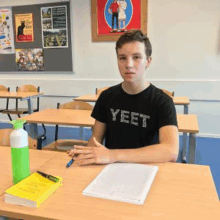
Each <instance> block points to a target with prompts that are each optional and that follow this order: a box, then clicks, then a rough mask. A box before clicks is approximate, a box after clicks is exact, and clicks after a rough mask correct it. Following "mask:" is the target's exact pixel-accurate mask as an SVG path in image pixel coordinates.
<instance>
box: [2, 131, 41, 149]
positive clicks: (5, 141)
mask: <svg viewBox="0 0 220 220" xmlns="http://www.w3.org/2000/svg"><path fill="white" fill-rule="evenodd" d="M12 131H13V129H12V128H6V129H0V146H5V147H10V134H11V132H12ZM28 145H29V146H28V147H29V148H30V149H37V140H34V139H32V138H31V137H28Z"/></svg>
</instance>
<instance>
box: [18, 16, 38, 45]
mask: <svg viewBox="0 0 220 220" xmlns="http://www.w3.org/2000/svg"><path fill="white" fill-rule="evenodd" d="M15 31H16V42H33V41H34V30H33V13H27V14H15Z"/></svg>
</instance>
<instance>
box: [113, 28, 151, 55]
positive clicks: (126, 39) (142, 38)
mask: <svg viewBox="0 0 220 220" xmlns="http://www.w3.org/2000/svg"><path fill="white" fill-rule="evenodd" d="M135 41H139V42H143V43H144V45H145V53H146V56H147V57H150V56H151V54H152V46H151V43H150V40H149V38H148V37H147V36H146V35H144V34H143V32H142V31H141V30H130V31H127V32H125V33H124V34H122V35H121V36H120V37H119V39H118V40H117V42H116V48H115V49H116V53H117V54H118V48H122V46H123V45H124V44H126V43H131V42H135Z"/></svg>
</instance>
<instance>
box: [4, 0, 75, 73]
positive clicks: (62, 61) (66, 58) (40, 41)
mask: <svg viewBox="0 0 220 220" xmlns="http://www.w3.org/2000/svg"><path fill="white" fill-rule="evenodd" d="M60 6H63V7H61V8H65V10H66V16H67V17H66V23H67V27H66V29H67V31H66V32H65V33H66V39H67V40H66V41H67V42H68V44H65V42H64V43H63V45H65V46H62V47H53V46H50V45H49V44H46V41H44V37H43V34H42V24H41V23H42V8H47V7H48V8H50V7H51V8H55V10H59V7H60ZM11 9H12V21H13V30H14V42H15V45H14V47H15V50H17V51H19V49H24V50H25V49H37V50H40V51H42V52H43V53H42V54H43V55H42V57H43V63H44V67H43V68H42V69H43V70H41V71H25V72H27V73H33V72H35V73H43V72H54V71H56V72H72V44H71V20H70V2H60V3H47V4H35V5H24V6H13V7H11ZM55 12H56V11H55ZM21 14H24V15H26V16H29V17H30V15H31V16H32V17H33V30H32V31H29V32H30V33H31V34H30V35H29V38H27V39H20V41H19V42H18V41H17V39H16V37H17V33H16V32H17V30H18V27H16V26H15V25H16V21H15V19H19V16H18V15H21ZM54 14H55V13H54ZM57 14H58V16H57V18H56V19H53V20H54V23H55V22H57V23H58V22H59V21H56V20H59V19H60V16H59V13H57ZM16 17H18V18H16ZM45 20H46V19H45ZM17 23H18V21H17ZM44 23H45V24H44V25H50V24H49V23H48V22H44ZM60 23H61V22H60ZM16 28H17V29H16ZM17 53H18V52H17ZM0 72H17V73H19V72H21V70H19V69H18V65H17V63H16V53H12V54H0ZM22 73H23V70H22Z"/></svg>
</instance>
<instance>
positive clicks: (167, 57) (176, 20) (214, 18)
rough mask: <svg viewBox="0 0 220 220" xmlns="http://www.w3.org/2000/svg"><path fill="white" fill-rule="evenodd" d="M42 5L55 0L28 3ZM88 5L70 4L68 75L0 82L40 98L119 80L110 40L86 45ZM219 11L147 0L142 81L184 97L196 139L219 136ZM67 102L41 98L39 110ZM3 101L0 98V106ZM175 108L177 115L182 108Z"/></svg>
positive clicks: (10, 76) (212, 6)
mask: <svg viewBox="0 0 220 220" xmlns="http://www.w3.org/2000/svg"><path fill="white" fill-rule="evenodd" d="M43 2H45V3H49V2H60V0H59V1H58V0H51V1H46V0H40V1H39V0H30V1H28V3H29V4H40V3H43ZM90 2H91V1H90V0H70V3H71V9H72V10H71V11H72V15H71V21H72V24H71V26H72V30H71V31H72V54H73V58H72V59H73V73H65V72H48V73H42V72H40V73H24V72H23V73H21V72H19V73H18V72H14V73H0V84H4V85H6V86H10V87H11V90H15V86H16V85H22V84H29V83H31V84H35V85H39V86H41V88H42V90H43V91H44V92H45V94H46V95H55V96H58V95H62V96H78V95H82V94H86V93H94V91H95V88H96V87H103V86H110V85H113V84H116V83H119V82H121V78H120V75H119V72H118V68H117V60H116V54H115V42H95V43H93V42H92V41H91V18H90V14H91V12H90V11H91V7H90ZM22 4H23V5H25V4H27V1H24V0H19V1H18V0H11V1H3V0H0V5H1V6H13V5H22ZM219 8H220V1H219V0H211V1H205V0H193V1H190V0H177V1H175V2H174V1H172V0H167V1H164V0H148V36H149V38H150V40H151V43H152V47H153V54H152V57H153V61H152V64H151V66H150V67H149V68H148V69H147V71H146V77H147V80H148V81H149V82H151V83H153V84H154V85H156V86H158V87H160V88H166V89H168V90H174V91H175V95H176V96H188V97H189V98H190V100H191V104H190V106H189V113H192V114H197V115H198V119H199V126H200V135H201V136H210V137H220V125H219V123H218V122H219V121H220V98H219V94H220V74H219V73H220V11H219ZM39 31H40V30H39ZM70 100H72V98H71V97H67V98H59V97H54V98H42V99H41V109H44V108H55V107H56V103H57V102H58V101H59V102H66V101H70ZM205 100H208V102H207V101H205ZM4 102H5V101H4ZM4 102H3V100H0V106H3V105H4ZM11 103H12V102H11ZM24 104H25V103H24ZM176 109H177V112H178V113H182V112H183V107H180V106H177V107H176ZM4 120H7V117H5V116H2V115H0V121H4Z"/></svg>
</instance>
